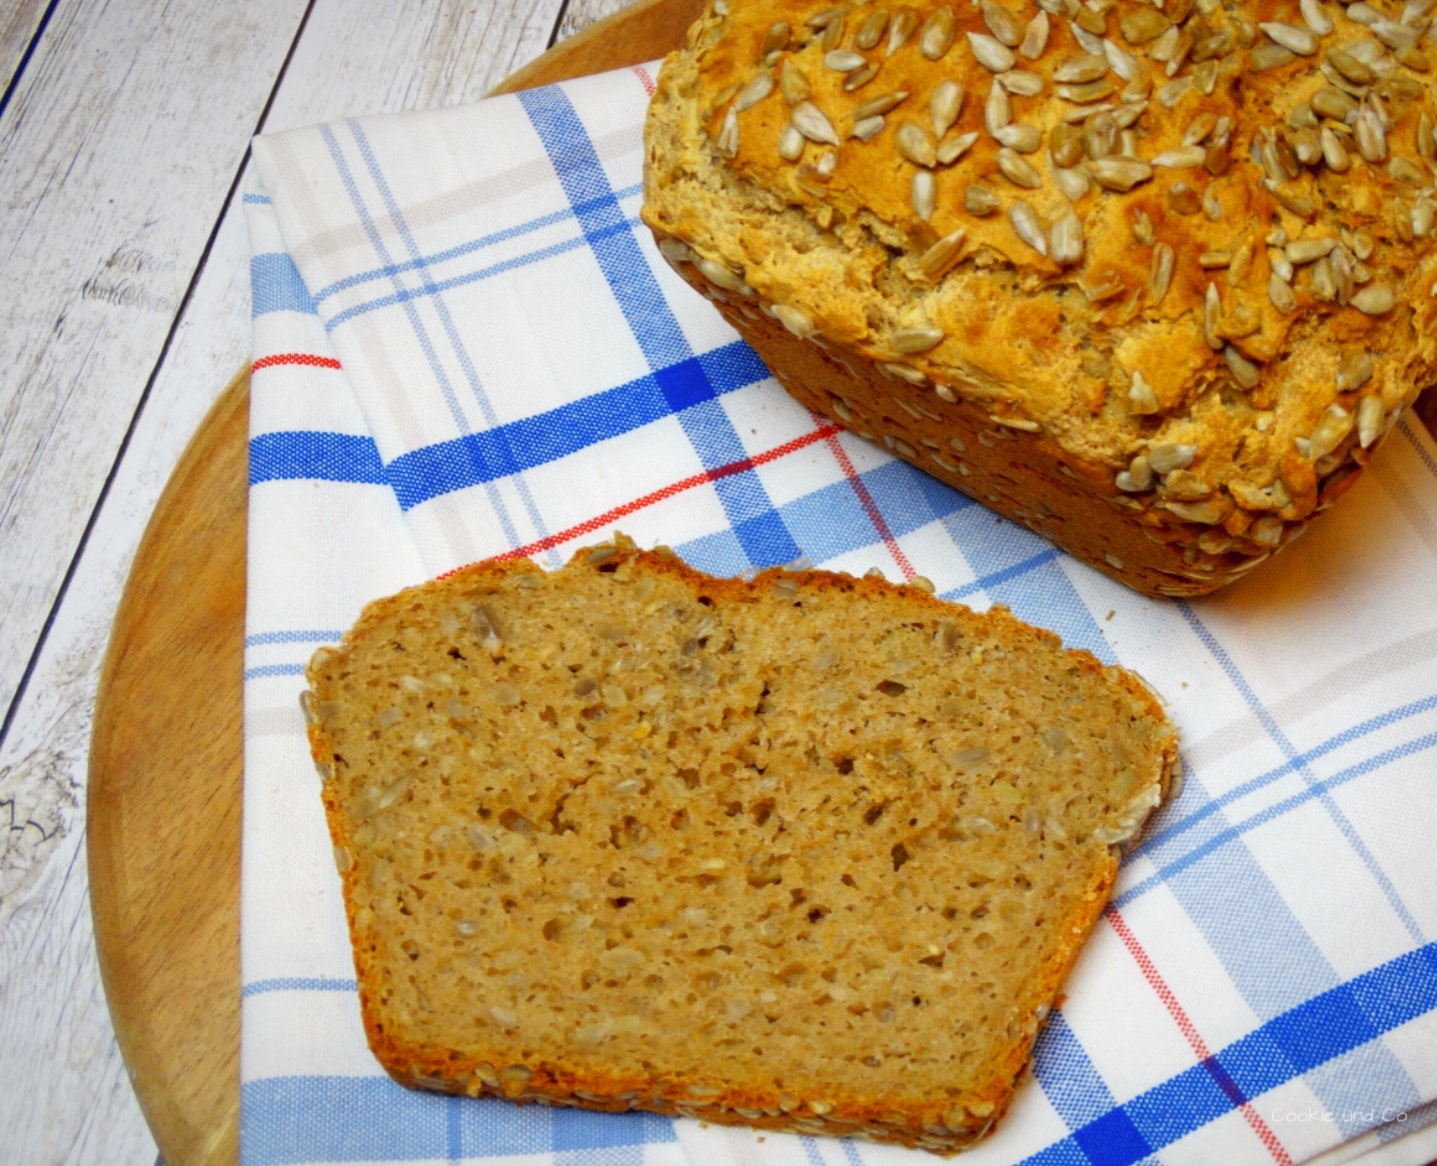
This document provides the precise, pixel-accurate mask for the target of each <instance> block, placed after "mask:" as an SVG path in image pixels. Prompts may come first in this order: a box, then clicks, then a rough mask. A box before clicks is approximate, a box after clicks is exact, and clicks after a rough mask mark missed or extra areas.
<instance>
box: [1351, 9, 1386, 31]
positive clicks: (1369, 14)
mask: <svg viewBox="0 0 1437 1166" xmlns="http://www.w3.org/2000/svg"><path fill="white" fill-rule="evenodd" d="M1347 19H1348V20H1351V21H1352V22H1354V23H1355V24H1361V25H1363V26H1367V25H1371V24H1375V23H1376V22H1377V21H1379V20H1381V19H1382V13H1380V12H1378V11H1377V9H1375V8H1373V7H1372V5H1370V4H1349V5H1348V6H1347Z"/></svg>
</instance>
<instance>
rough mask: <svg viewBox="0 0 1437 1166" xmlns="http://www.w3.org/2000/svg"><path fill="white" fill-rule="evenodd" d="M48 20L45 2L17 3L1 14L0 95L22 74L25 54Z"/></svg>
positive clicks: (32, 0)
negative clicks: (44, 21) (44, 20)
mask: <svg viewBox="0 0 1437 1166" xmlns="http://www.w3.org/2000/svg"><path fill="white" fill-rule="evenodd" d="M44 16H45V0H15V2H14V3H11V4H10V5H8V9H7V10H6V11H3V12H0V93H3V92H5V90H6V89H8V88H9V87H10V83H11V82H12V81H14V79H15V78H16V76H17V75H18V74H19V71H20V62H21V61H23V60H24V59H25V51H26V49H28V48H29V47H30V42H31V41H33V40H34V39H35V36H36V34H37V32H38V31H39V28H40V22H41V21H42V20H43V19H44Z"/></svg>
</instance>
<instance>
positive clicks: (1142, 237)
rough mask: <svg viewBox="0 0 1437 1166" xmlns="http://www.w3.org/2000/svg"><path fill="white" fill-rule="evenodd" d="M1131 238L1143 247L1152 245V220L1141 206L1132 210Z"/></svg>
mask: <svg viewBox="0 0 1437 1166" xmlns="http://www.w3.org/2000/svg"><path fill="white" fill-rule="evenodd" d="M1133 238H1134V239H1136V240H1137V241H1138V243H1139V244H1140V245H1142V246H1144V247H1151V246H1152V245H1153V220H1152V218H1151V217H1150V216H1149V215H1148V212H1147V211H1145V210H1143V208H1142V207H1138V209H1137V210H1135V211H1134V212H1133Z"/></svg>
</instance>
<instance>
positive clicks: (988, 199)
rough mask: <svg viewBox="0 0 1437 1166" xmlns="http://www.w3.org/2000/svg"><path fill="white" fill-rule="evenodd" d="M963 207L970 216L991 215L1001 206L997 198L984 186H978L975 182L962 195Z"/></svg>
mask: <svg viewBox="0 0 1437 1166" xmlns="http://www.w3.org/2000/svg"><path fill="white" fill-rule="evenodd" d="M963 205H964V206H965V207H967V208H968V213H969V214H970V215H978V216H979V217H981V216H983V215H991V214H992V213H993V212H994V211H996V210H997V209H998V208H999V206H1001V205H1002V204H1001V203H1000V202H999V200H998V196H997V195H996V194H994V193H993V192H992V191H991V190H989V189H988V188H987V187H986V186H979V185H978V184H977V183H976V182H975V183H974V184H973V185H972V186H970V187H969V188H968V190H967V192H966V193H965V194H964V195H963Z"/></svg>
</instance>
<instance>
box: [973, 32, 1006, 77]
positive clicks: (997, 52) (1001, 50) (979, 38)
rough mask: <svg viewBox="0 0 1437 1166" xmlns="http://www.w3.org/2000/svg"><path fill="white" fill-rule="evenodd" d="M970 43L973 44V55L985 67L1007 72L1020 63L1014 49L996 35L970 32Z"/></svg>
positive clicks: (997, 71) (998, 71)
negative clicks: (1014, 54)
mask: <svg viewBox="0 0 1437 1166" xmlns="http://www.w3.org/2000/svg"><path fill="white" fill-rule="evenodd" d="M968 43H969V44H970V45H972V46H973V56H974V57H976V58H977V60H978V63H979V64H980V65H982V66H983V67H984V68H985V69H991V70H992V71H993V72H995V73H1006V72H1007V71H1008V70H1009V69H1011V68H1012V67H1013V66H1014V65H1016V64H1017V63H1018V61H1017V58H1016V57H1014V56H1013V50H1012V49H1010V48H1009V47H1008V46H1007V45H1005V44H1004V43H1003V42H1002V41H1000V40H998V39H997V38H996V37H992V36H988V35H987V34H986V33H981V32H970V33H969V34H968Z"/></svg>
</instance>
